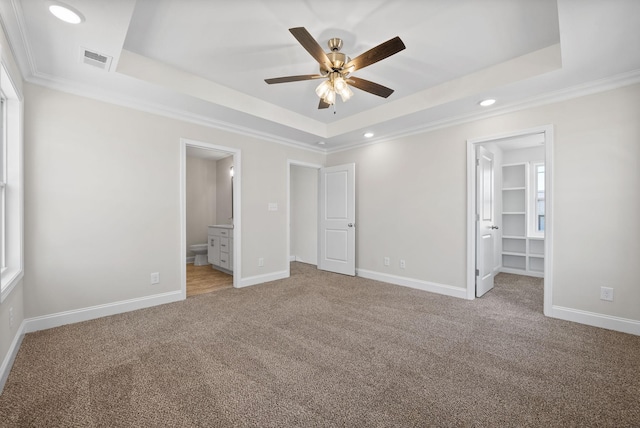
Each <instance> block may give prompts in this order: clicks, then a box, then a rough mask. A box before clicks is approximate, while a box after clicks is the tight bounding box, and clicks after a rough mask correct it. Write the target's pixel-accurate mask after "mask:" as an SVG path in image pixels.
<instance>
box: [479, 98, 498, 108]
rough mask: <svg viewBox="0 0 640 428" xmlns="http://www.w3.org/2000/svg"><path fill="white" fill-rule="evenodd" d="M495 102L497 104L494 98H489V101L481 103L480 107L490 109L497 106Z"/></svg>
mask: <svg viewBox="0 0 640 428" xmlns="http://www.w3.org/2000/svg"><path fill="white" fill-rule="evenodd" d="M495 102H496V100H494V99H493V98H489V99H486V100H482V101H480V105H481V106H482V107H489V106H491V105H493V104H495Z"/></svg>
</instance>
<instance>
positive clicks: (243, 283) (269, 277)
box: [234, 270, 289, 288]
mask: <svg viewBox="0 0 640 428" xmlns="http://www.w3.org/2000/svg"><path fill="white" fill-rule="evenodd" d="M286 278H289V271H288V270H283V271H280V272H271V273H266V274H264V275H256V276H250V277H248V278H242V279H241V280H240V283H239V284H238V285H237V286H236V285H234V287H236V288H242V287H250V286H252V285H258V284H263V283H265V282H271V281H277V280H279V279H286Z"/></svg>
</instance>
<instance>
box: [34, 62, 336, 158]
mask: <svg viewBox="0 0 640 428" xmlns="http://www.w3.org/2000/svg"><path fill="white" fill-rule="evenodd" d="M25 81H27V82H28V83H33V84H36V85H39V86H43V87H45V88H50V89H54V90H56V91H60V92H65V93H69V94H74V95H78V96H81V97H85V98H90V99H94V100H97V101H102V102H106V103H109V104H113V105H118V106H121V107H126V108H130V109H133V110H137V111H143V112H146V113H151V114H155V115H158V116H163V117H168V118H170V119H176V120H179V121H182V122H186V123H193V124H195V125H201V126H205V127H207V128H214V129H220V130H223V131H227V132H231V133H234V134H238V135H244V136H247V137H251V138H257V139H259V140H263V141H269V142H272V143H276V144H280V145H283V146H288V147H293V148H296V149H302V150H306V151H310V152H313V153H322V154H326V150H325V149H320V148H318V147H316V146H314V145H312V144H311V143H301V142H299V141H296V140H293V139H289V138H285V137H281V136H278V135H275V134H271V133H268V132H263V131H257V130H254V129H251V128H248V127H245V126H241V125H237V124H235V123H230V122H225V121H222V120H216V119H213V118H211V117H210V116H204V115H200V114H196V113H192V112H188V111H185V110H180V109H176V108H172V107H170V106H167V105H162V104H159V103H154V102H149V101H145V100H142V99H139V98H134V97H129V96H127V95H124V94H118V93H113V92H109V91H105V90H103V89H101V88H99V87H94V86H90V85H82V84H78V83H76V82H73V81H69V80H65V79H60V78H58V77H54V76H50V75H47V74H44V73H40V72H38V73H34V74H33V75H32V76H30V77H26V78H25ZM216 105H217V104H216ZM283 126H285V125H283Z"/></svg>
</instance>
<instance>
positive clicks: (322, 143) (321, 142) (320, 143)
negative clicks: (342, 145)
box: [318, 141, 326, 146]
mask: <svg viewBox="0 0 640 428" xmlns="http://www.w3.org/2000/svg"><path fill="white" fill-rule="evenodd" d="M325 144H326V143H325V142H324V141H318V145H320V146H324V145H325Z"/></svg>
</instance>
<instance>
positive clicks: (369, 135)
mask: <svg viewBox="0 0 640 428" xmlns="http://www.w3.org/2000/svg"><path fill="white" fill-rule="evenodd" d="M363 135H364V138H371V137H373V135H374V134H373V132H365V133H364V134H363Z"/></svg>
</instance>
